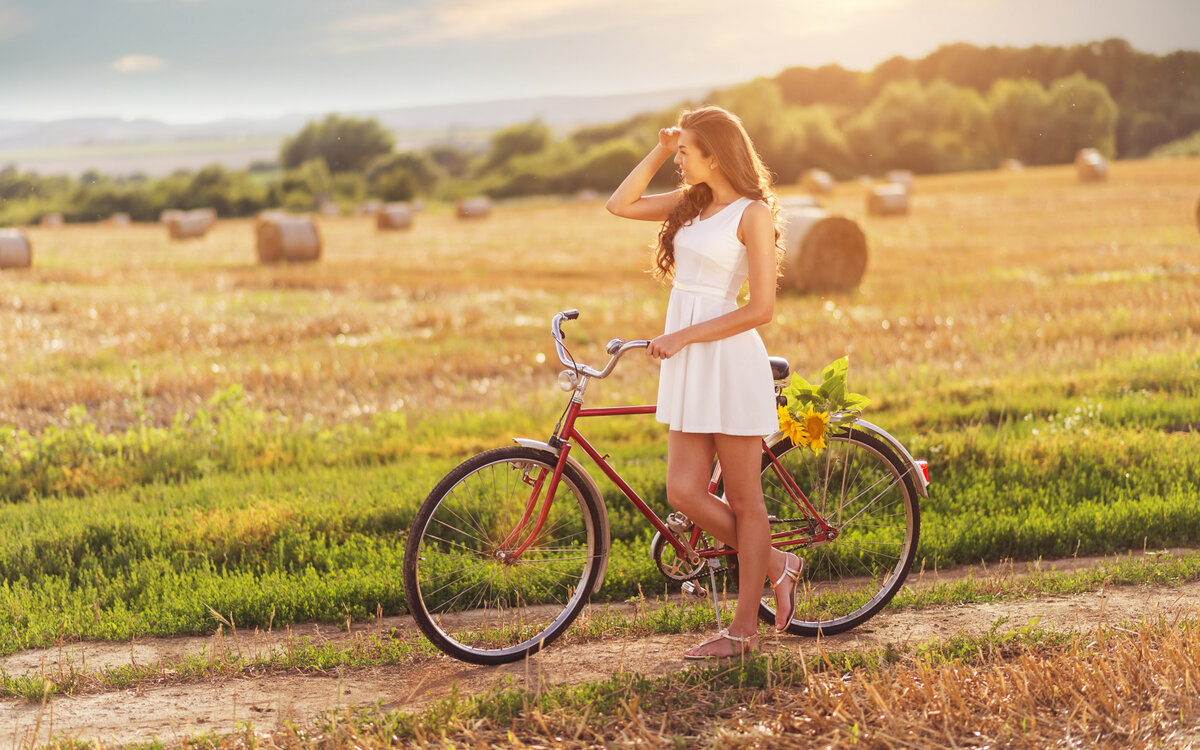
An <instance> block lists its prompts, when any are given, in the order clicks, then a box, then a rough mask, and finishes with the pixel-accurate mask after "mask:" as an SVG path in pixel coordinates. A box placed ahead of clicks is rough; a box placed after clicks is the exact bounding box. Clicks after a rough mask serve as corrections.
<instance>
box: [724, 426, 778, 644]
mask: <svg viewBox="0 0 1200 750" xmlns="http://www.w3.org/2000/svg"><path fill="white" fill-rule="evenodd" d="M713 437H714V439H715V442H716V445H717V457H718V458H719V459H720V461H721V476H722V477H723V478H724V482H725V499H726V500H727V501H728V502H729V506H728V507H729V509H730V512H731V513H732V514H733V516H734V527H735V530H736V532H737V541H736V547H737V551H738V603H737V611H736V612H735V613H734V616H733V622H732V623H730V625H729V632H730V633H732V634H734V635H749V634H750V633H756V632H758V604H759V601H760V600H761V599H762V591H763V582H764V581H765V580H766V579H767V568H768V565H769V563H770V562H771V553H772V551H773V550H772V549H771V526H770V524H769V523H768V522H767V506H766V504H765V503H764V502H763V496H762V484H761V479H760V469H761V467H762V441H761V440H760V439H759V438H757V437H745V436H740V435H714V436H713Z"/></svg>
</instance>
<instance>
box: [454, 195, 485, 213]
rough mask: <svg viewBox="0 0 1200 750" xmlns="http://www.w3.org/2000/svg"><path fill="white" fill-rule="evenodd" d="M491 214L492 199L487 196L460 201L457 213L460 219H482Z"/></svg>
mask: <svg viewBox="0 0 1200 750" xmlns="http://www.w3.org/2000/svg"><path fill="white" fill-rule="evenodd" d="M491 212H492V199H491V198H488V197H487V196H486V195H479V196H476V197H474V198H464V199H462V200H460V201H459V202H458V208H457V211H456V213H457V214H458V218H460V219H482V218H483V217H485V216H487V215H488V214H490V213H491Z"/></svg>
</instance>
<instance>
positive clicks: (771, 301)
mask: <svg viewBox="0 0 1200 750" xmlns="http://www.w3.org/2000/svg"><path fill="white" fill-rule="evenodd" d="M738 229H739V232H738V234H739V235H740V236H741V237H742V241H743V242H744V243H745V245H746V256H747V258H748V260H749V264H750V269H749V278H750V301H749V302H747V303H746V304H745V305H743V306H742V307H739V308H738V309H736V310H731V311H729V312H727V313H725V314H724V315H721V316H718V317H716V318H713V319H712V320H706V321H704V322H703V323H697V324H696V325H693V326H688V327H687V328H681V329H679V330H678V331H676V332H674V333H668V334H664V335H662V336H659V337H658V338H655V339H654V340H653V341H651V342H650V345H649V346H648V347H646V353H647V354H649V355H650V356H652V357H656V358H658V359H666V358H667V357H672V356H674V355H675V354H676V353H678V352H679V350H680V349H682V348H683V347H685V346H687V345H688V344H695V343H698V342H701V341H716V340H718V339H724V338H728V337H730V336H733V335H736V334H739V333H742V332H743V331H749V330H750V329H751V328H757V327H758V326H761V325H765V324H767V323H770V322H771V318H772V317H773V316H774V314H775V224H774V222H773V221H772V219H771V209H769V208H767V206H766V205H765V204H763V203H760V202H758V201H755V202H754V203H751V204H750V205H749V206H747V207H746V211H745V212H744V213H743V214H742V220H741V223H740V224H739V225H738Z"/></svg>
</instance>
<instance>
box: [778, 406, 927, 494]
mask: <svg viewBox="0 0 1200 750" xmlns="http://www.w3.org/2000/svg"><path fill="white" fill-rule="evenodd" d="M850 426H851V427H852V428H854V429H856V430H859V431H861V432H865V433H867V434H868V435H871V436H872V437H874V438H877V439H878V440H879V441H881V442H882V443H883V444H884V445H886V446H887V447H889V448H891V449H892V450H893V451H895V452H896V457H897V458H899V459H900V460H901V461H903V462H904V465H905V466H906V467H907V473H908V474H910V475H912V476H913V477H914V478H915V481H913V485H914V486H915V487H916V489H917V494H918V495H920V496H921V497H923V498H926V499H928V498H929V482H926V481H925V472H923V471H921V467H920V466H918V465H917V459H915V458H913V455H912V454H911V453H909V452H908V448H905V447H904V444H903V443H901V442H900V441H899V440H897V439H896V438H894V437H892V436H891V435H890V434H889V433H888V432H887V430H884V429H883V428H882V427H880V426H878V425H874V424H871V423H870V422H868V421H866V420H865V419H856V420H854V422H853V423H852V424H851V425H850ZM786 437H787V435H786V434H785V433H784V432H783V431H779V432H776V433H775V434H774V435H771V436H770V437H768V438H767V439H766V443H767V447H769V448H774V447H775V445H776V444H777V443H779V442H780V441H781V440H783V439H784V438H786Z"/></svg>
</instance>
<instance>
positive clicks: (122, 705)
mask: <svg viewBox="0 0 1200 750" xmlns="http://www.w3.org/2000/svg"><path fill="white" fill-rule="evenodd" d="M1081 564H1082V563H1081ZM1198 605H1200V583H1189V584H1181V585H1179V586H1175V587H1118V588H1110V589H1108V590H1106V591H1103V592H1099V593H1092V594H1083V595H1075V596H1049V597H1040V598H1038V599H1030V600H1025V601H1017V602H1002V603H996V604H980V605H972V606H963V607H943V608H937V609H926V610H921V611H915V612H898V613H887V614H884V615H882V616H880V617H877V618H875V619H874V620H872V621H871V622H869V623H868V624H867V625H866V626H864V627H860V628H858V629H856V630H853V631H851V632H849V633H845V634H842V635H839V636H833V637H829V638H826V639H824V640H823V641H821V642H819V643H818V642H817V641H815V640H810V639H801V638H794V637H790V636H789V637H786V638H783V639H779V640H771V641H766V642H764V647H765V648H766V649H778V650H789V651H794V652H810V651H811V650H813V649H817V648H821V649H824V650H828V651H841V650H846V649H853V648H879V647H882V646H884V645H886V644H888V643H891V644H895V645H898V646H902V645H905V644H915V643H922V642H924V641H928V640H930V639H943V638H949V637H951V636H954V635H956V634H959V633H966V634H971V635H980V634H983V633H985V632H987V631H988V630H989V629H990V628H991V627H992V626H993V624H994V623H995V622H996V621H997V620H998V619H999V618H1007V624H1006V627H1007V628H1012V627H1020V626H1022V625H1025V624H1026V623H1028V622H1029V621H1030V620H1032V619H1034V618H1041V621H1040V625H1039V626H1040V627H1042V628H1052V629H1056V630H1063V629H1071V628H1074V629H1090V628H1093V627H1095V626H1096V625H1097V624H1098V623H1105V624H1108V625H1120V624H1121V623H1122V622H1128V621H1136V620H1138V619H1140V618H1142V617H1145V616H1148V615H1151V616H1153V615H1167V616H1174V615H1175V614H1176V613H1181V612H1182V613H1188V612H1189V611H1191V610H1193V609H1194V608H1195V607H1197V606H1198ZM1193 615H1194V613H1193ZM377 627H379V626H378V625H372V626H369V627H367V628H364V629H368V630H370V629H375V628H377ZM392 627H396V628H398V629H400V630H402V631H408V630H411V629H412V625H411V622H410V621H409V620H408V618H389V619H387V620H385V621H384V622H383V628H384V631H385V632H386V631H387V630H388V629H390V628H392ZM306 636H307V637H310V638H314V639H330V640H333V639H345V638H347V637H349V636H348V634H347V633H346V631H345V629H344V628H343V629H340V630H339V629H337V628H335V627H334V626H330V625H308V626H302V627H297V628H292V629H291V630H290V631H284V632H282V633H280V632H276V633H269V634H268V633H251V634H240V635H239V637H238V639H237V640H236V642H235V641H234V639H232V638H231V637H228V636H226V637H213V638H163V639H138V640H136V641H134V642H132V643H126V644H120V645H117V644H110V643H85V644H76V645H73V646H71V647H64V648H58V649H44V650H35V651H26V652H22V653H19V654H14V655H12V656H10V657H8V658H6V659H4V660H2V663H0V665H2V666H3V668H4V670H5V671H7V672H8V673H9V674H10V675H13V676H17V675H22V674H38V673H39V672H40V671H45V672H47V673H53V672H54V671H55V670H56V669H58V668H59V667H63V668H70V667H71V666H74V667H75V668H82V667H84V666H85V665H86V667H87V668H89V669H97V668H99V667H101V666H103V665H116V664H128V663H131V662H133V663H137V664H148V663H154V662H159V661H164V660H178V659H181V658H182V657H184V656H186V655H188V654H197V653H200V652H201V651H202V650H205V651H206V652H207V653H210V654H211V653H214V652H216V653H220V652H221V651H222V650H226V651H234V650H236V649H241V652H242V653H243V654H244V655H248V654H249V653H257V654H263V653H266V652H267V651H268V650H269V649H271V648H280V647H283V646H285V645H286V642H287V640H288V639H289V638H301V637H306ZM697 639H698V636H697V635H696V634H682V635H669V636H656V637H651V638H641V639H623V640H618V639H611V640H606V641H602V642H591V643H579V644H571V643H562V644H556V645H554V646H552V647H550V648H549V649H547V651H546V652H545V653H543V654H541V655H539V656H537V657H535V658H534V659H531V660H529V661H528V662H527V663H526V662H522V663H518V664H510V665H505V666H500V667H478V666H473V665H469V664H463V663H460V662H457V661H454V660H452V659H449V658H445V657H439V658H436V659H433V660H426V661H421V662H419V663H418V664H415V665H413V666H404V667H383V668H371V669H353V670H347V671H346V672H345V673H344V674H343V675H342V676H340V677H339V676H338V675H337V674H328V675H313V674H303V675H301V674H286V675H278V674H277V675H272V676H266V677H260V678H251V677H246V678H238V679H232V680H228V679H227V680H220V681H213V682H205V683H199V684H195V683H193V684H166V685H162V686H153V685H144V684H143V685H142V686H141V687H139V688H137V689H133V690H126V691H117V692H109V693H102V694H87V695H79V696H74V697H72V696H59V697H56V698H53V699H51V700H49V701H47V703H46V704H45V705H44V706H43V705H41V704H37V703H29V702H26V701H23V700H19V699H2V700H0V747H2V748H7V747H20V746H22V745H25V744H28V743H30V742H33V741H35V740H36V741H41V742H44V741H46V739H47V738H48V737H50V736H51V735H53V736H55V737H60V738H67V737H71V738H76V739H84V740H102V741H103V742H105V743H106V744H110V745H111V744H125V743H131V742H146V741H149V740H151V739H153V738H156V737H157V738H159V739H160V740H162V741H164V742H168V743H170V742H177V741H180V740H182V739H183V738H184V737H186V736H188V735H190V734H195V733H199V732H220V733H224V732H232V731H235V730H236V729H238V727H239V725H242V726H244V725H246V724H247V723H249V724H251V725H253V727H254V728H255V729H256V730H257V731H260V732H269V731H273V730H274V729H276V728H278V727H279V726H281V724H282V722H283V721H285V720H287V721H292V722H294V723H296V724H303V723H304V722H305V721H307V720H308V719H310V718H312V717H314V716H316V715H317V714H319V713H321V712H323V711H327V710H335V709H338V708H344V707H348V706H355V705H371V704H377V703H378V704H382V705H383V707H385V708H388V709H395V708H404V709H410V710H416V709H420V708H422V707H424V706H426V705H428V704H429V703H430V702H431V701H433V700H435V699H437V698H440V697H442V696H445V695H446V694H448V693H449V691H450V689H451V687H452V686H454V685H457V686H458V689H459V690H460V691H461V692H463V693H467V694H470V693H475V692H479V691H481V690H484V689H486V688H488V687H491V686H492V685H495V684H497V683H498V682H499V681H501V680H504V679H507V678H511V679H512V680H514V681H515V682H516V684H518V685H527V686H531V687H532V686H537V685H556V684H565V683H578V682H585V681H590V680H600V679H606V678H608V677H610V676H612V675H613V674H614V673H617V672H620V671H629V672H637V673H640V674H643V675H646V676H655V675H662V674H666V673H668V672H672V671H677V670H681V669H684V668H685V666H686V665H685V662H684V661H683V660H682V659H680V658H679V653H680V652H681V651H683V650H684V649H685V648H687V647H688V646H691V645H692V644H693V643H694V642H695V641H696V640H697Z"/></svg>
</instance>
